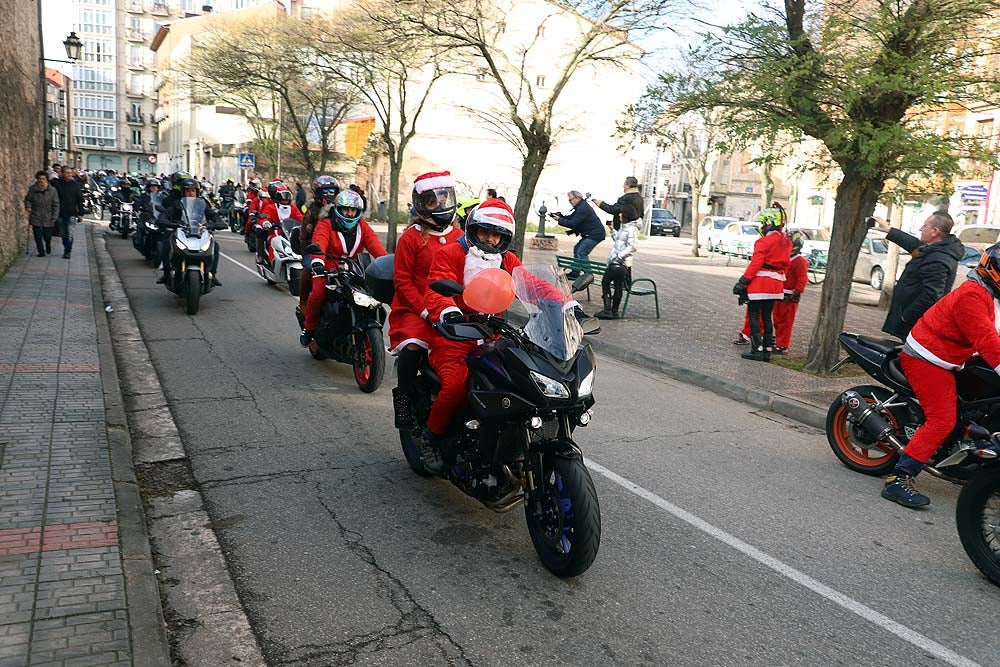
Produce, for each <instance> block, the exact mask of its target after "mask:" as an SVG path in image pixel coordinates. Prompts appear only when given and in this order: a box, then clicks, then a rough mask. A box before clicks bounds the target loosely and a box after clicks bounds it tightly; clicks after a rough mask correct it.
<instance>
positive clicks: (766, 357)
mask: <svg viewBox="0 0 1000 667" xmlns="http://www.w3.org/2000/svg"><path fill="white" fill-rule="evenodd" d="M772 352H774V336H764V352H763V353H762V354H761V357H760V359H761V361H771V353H772Z"/></svg>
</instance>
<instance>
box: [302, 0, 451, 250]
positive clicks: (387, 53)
mask: <svg viewBox="0 0 1000 667" xmlns="http://www.w3.org/2000/svg"><path fill="white" fill-rule="evenodd" d="M394 4H395V3H393V2H385V1H384V0H368V1H367V2H362V3H359V4H357V5H355V6H354V7H353V8H349V9H345V10H344V12H341V13H338V15H337V19H336V22H334V21H332V20H329V19H321V18H317V19H313V20H311V21H310V23H311V30H312V32H313V34H314V40H313V43H314V45H315V46H316V48H317V49H319V51H320V52H321V54H322V55H321V57H320V59H319V61H318V64H319V65H320V66H321V67H322V69H323V72H324V73H325V74H326V75H327V76H329V77H331V78H333V79H338V80H340V81H342V82H343V83H345V84H348V85H352V86H354V87H355V88H356V90H357V91H358V92H359V94H360V95H362V96H363V97H364V98H365V99H367V101H368V103H369V104H370V105H371V106H372V108H373V109H374V111H375V115H376V116H377V117H378V121H379V122H378V131H379V134H380V138H381V148H382V149H383V150H384V152H385V155H386V158H387V159H388V161H389V202H388V211H389V229H388V233H387V235H386V247H387V248H388V249H389V250H390V251H392V250H394V249H395V248H396V238H397V225H398V220H397V212H398V211H399V210H400V206H399V204H400V202H399V186H400V183H399V181H400V177H401V174H402V170H403V160H404V158H405V155H406V148H407V145H408V144H409V142H410V140H411V139H412V138H413V136H414V135H415V134H416V131H417V121H418V119H419V118H420V114H421V113H422V112H423V111H424V108H425V106H426V104H427V101H428V99H429V98H430V94H431V90H432V88H433V86H434V83H435V82H436V81H437V80H438V79H440V78H441V76H442V75H443V71H442V69H441V67H440V65H439V62H438V53H437V51H436V50H435V49H434V48H433V45H429V44H428V43H427V40H426V39H424V40H420V39H415V38H414V37H413V36H412V35H409V34H406V33H405V32H403V31H402V30H401V29H400V28H401V26H400V25H399V24H398V22H393V21H391V20H390V18H391V16H392V13H393V12H394V11H395V9H394Z"/></svg>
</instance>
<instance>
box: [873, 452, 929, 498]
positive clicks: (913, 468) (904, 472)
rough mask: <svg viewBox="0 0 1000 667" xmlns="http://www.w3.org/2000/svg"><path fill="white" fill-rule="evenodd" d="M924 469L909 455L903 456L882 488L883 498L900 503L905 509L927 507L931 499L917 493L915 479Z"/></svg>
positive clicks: (921, 464) (922, 465)
mask: <svg viewBox="0 0 1000 667" xmlns="http://www.w3.org/2000/svg"><path fill="white" fill-rule="evenodd" d="M923 469H924V464H923V463H921V462H920V461H917V460H916V459H915V458H913V457H912V456H910V455H909V454H903V455H902V456H900V457H899V461H897V462H896V468H895V469H894V470H893V471H892V474H891V475H889V476H888V477H886V478H885V486H883V487H882V497H883V498H885V499H886V500H891V501H892V502H894V503H899V504H900V505H902V506H903V507H911V508H916V507H925V506H927V505H930V504H931V499H930V498H928V497H927V496H925V495H924V494H922V493H920V492H919V491H917V487H916V486H914V484H913V479H914V478H915V477H916V476H917V475H919V474H920V471H921V470H923Z"/></svg>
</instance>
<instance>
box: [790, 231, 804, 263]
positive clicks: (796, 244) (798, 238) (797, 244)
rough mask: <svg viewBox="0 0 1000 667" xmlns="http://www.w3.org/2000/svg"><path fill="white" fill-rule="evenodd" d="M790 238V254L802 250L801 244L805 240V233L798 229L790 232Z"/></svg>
mask: <svg viewBox="0 0 1000 667" xmlns="http://www.w3.org/2000/svg"><path fill="white" fill-rule="evenodd" d="M788 238H790V239H791V240H792V256H793V257H794V256H795V255H798V254H799V253H801V252H802V244H803V243H804V242H805V235H804V234H803V233H802V232H800V231H794V232H792V233H791V234H790V235H789V237H788Z"/></svg>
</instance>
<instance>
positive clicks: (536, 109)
mask: <svg viewBox="0 0 1000 667" xmlns="http://www.w3.org/2000/svg"><path fill="white" fill-rule="evenodd" d="M675 2H676V0H607V1H600V0H599V1H597V2H594V1H593V0H567V1H565V2H560V3H558V4H557V3H547V2H515V1H513V0H500V1H499V2H496V1H490V0H458V1H454V0H421V1H420V2H415V1H414V0H402V1H399V2H396V3H394V5H395V11H394V13H393V15H392V16H391V20H392V21H393V22H395V23H396V24H402V25H403V26H405V27H406V29H407V30H408V32H419V33H423V34H426V35H429V36H431V37H432V38H433V39H434V40H435V41H436V43H438V44H440V45H441V46H442V47H444V48H449V49H452V50H454V51H455V53H454V55H455V57H461V56H464V57H466V58H468V59H469V62H470V64H471V65H472V66H473V67H475V68H476V69H477V70H478V71H479V74H480V75H481V76H483V77H486V78H487V79H489V80H491V81H493V82H494V83H495V84H496V89H497V92H498V94H499V101H498V103H499V105H500V106H499V110H498V115H499V116H501V117H502V118H504V119H505V120H506V122H507V123H509V125H510V126H511V127H512V128H514V130H515V132H514V133H511V134H512V135H513V136H514V138H515V141H517V142H518V147H519V150H520V153H521V158H522V161H521V181H520V184H519V187H518V192H517V200H516V202H515V204H514V219H515V222H516V225H517V235H516V237H515V239H514V243H513V245H512V248H513V250H514V251H515V252H516V253H519V254H520V253H521V251H522V250H523V248H524V232H525V228H526V223H527V220H528V214H529V213H530V212H531V204H532V199H533V197H534V193H535V186H536V185H537V184H538V179H539V177H540V176H541V174H542V171H543V169H544V168H545V164H546V161H547V159H548V155H549V152H550V151H551V150H552V147H553V135H554V132H555V130H556V129H557V128H558V123H557V122H554V120H553V119H554V116H555V109H556V106H557V104H558V102H559V99H560V96H561V95H562V93H563V91H565V89H566V87H567V86H568V85H569V83H570V81H571V80H572V79H573V77H574V76H575V75H577V74H578V73H579V72H581V71H585V70H586V69H587V68H589V67H592V66H595V65H598V64H605V65H608V66H616V67H627V66H629V65H630V64H631V63H634V62H636V61H637V60H638V59H639V58H641V56H642V55H643V52H642V51H641V50H640V49H639V48H637V47H636V46H635V45H634V44H632V43H630V42H629V41H628V40H629V39H630V38H635V37H636V36H638V35H641V34H642V33H643V32H644V31H647V30H650V29H652V28H654V27H656V24H657V22H658V21H659V20H660V19H661V18H663V17H664V16H665V15H666V14H667V12H668V10H669V9H670V8H671V7H672V5H673V4H675ZM549 26H552V27H553V28H554V29H553V30H551V31H549V33H548V34H547V32H546V28H547V27H549ZM525 27H527V28H525ZM556 28H557V29H556ZM557 40H558V43H557ZM473 71H476V70H473ZM543 72H544V75H542V74H541V73H543ZM539 76H541V77H542V78H539ZM595 94H604V93H603V92H602V91H595Z"/></svg>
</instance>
